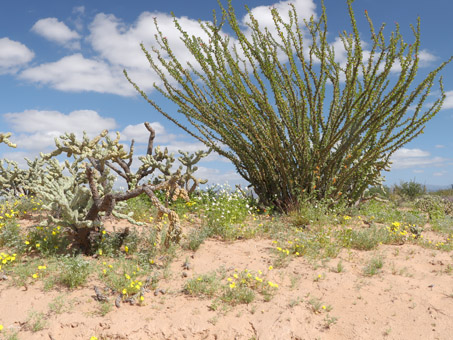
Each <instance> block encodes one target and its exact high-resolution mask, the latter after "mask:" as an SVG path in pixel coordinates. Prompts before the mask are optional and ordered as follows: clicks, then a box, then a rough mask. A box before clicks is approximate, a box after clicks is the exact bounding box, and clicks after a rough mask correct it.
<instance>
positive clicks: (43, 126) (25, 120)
mask: <svg viewBox="0 0 453 340" xmlns="http://www.w3.org/2000/svg"><path fill="white" fill-rule="evenodd" d="M3 117H4V119H5V120H6V121H7V122H8V123H9V124H10V126H11V127H12V129H13V131H14V132H15V134H14V135H13V137H14V138H13V139H14V141H15V142H16V143H17V144H18V147H20V148H24V149H28V150H39V151H43V150H44V149H46V148H48V147H51V146H53V145H54V138H55V137H59V136H61V135H62V134H64V133H65V132H73V133H75V134H76V135H77V136H78V137H79V138H80V137H81V136H82V133H83V131H86V132H87V134H88V135H89V136H90V137H92V136H95V135H97V134H98V133H100V132H101V131H102V130H104V129H114V128H115V127H116V122H115V120H114V119H113V118H104V117H101V116H100V115H99V114H98V113H97V112H96V111H92V110H78V111H73V112H71V113H69V114H63V113H61V112H58V111H38V110H26V111H23V112H14V113H6V114H4V115H3Z"/></svg>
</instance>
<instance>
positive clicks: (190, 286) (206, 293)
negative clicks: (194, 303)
mask: <svg viewBox="0 0 453 340" xmlns="http://www.w3.org/2000/svg"><path fill="white" fill-rule="evenodd" d="M220 287H221V282H220V279H219V278H218V277H217V274H216V273H215V272H213V273H209V274H204V275H196V276H195V277H194V278H192V279H189V280H187V282H186V283H185V285H184V292H185V293H186V294H188V295H191V296H201V297H207V298H211V297H214V296H215V295H216V294H217V292H218V290H219V289H220Z"/></svg>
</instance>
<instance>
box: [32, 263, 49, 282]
mask: <svg viewBox="0 0 453 340" xmlns="http://www.w3.org/2000/svg"><path fill="white" fill-rule="evenodd" d="M37 269H38V270H37V271H36V272H35V273H33V275H32V276H31V277H32V278H33V279H35V280H36V279H38V278H40V277H43V276H44V273H45V270H46V269H47V267H46V266H45V265H39V266H38V267H37Z"/></svg>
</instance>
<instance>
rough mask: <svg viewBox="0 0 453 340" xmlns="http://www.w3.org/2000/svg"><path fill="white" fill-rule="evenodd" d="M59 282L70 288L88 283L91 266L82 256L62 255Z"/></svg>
mask: <svg viewBox="0 0 453 340" xmlns="http://www.w3.org/2000/svg"><path fill="white" fill-rule="evenodd" d="M61 260H62V261H61V262H62V263H61V264H62V267H61V270H60V275H59V282H60V283H62V284H63V285H65V286H66V287H68V288H71V289H72V288H76V287H79V286H82V285H83V284H85V283H86V281H87V278H88V275H89V274H90V271H91V268H90V263H89V262H88V261H86V260H84V259H83V257H82V256H75V257H62V258H61Z"/></svg>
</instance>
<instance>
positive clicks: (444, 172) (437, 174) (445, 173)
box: [433, 170, 448, 177]
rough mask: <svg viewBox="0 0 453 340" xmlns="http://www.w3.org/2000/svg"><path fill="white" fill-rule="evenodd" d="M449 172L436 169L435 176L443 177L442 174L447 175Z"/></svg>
mask: <svg viewBox="0 0 453 340" xmlns="http://www.w3.org/2000/svg"><path fill="white" fill-rule="evenodd" d="M447 174H448V171H445V170H443V171H436V172H433V176H436V177H442V176H445V175H447Z"/></svg>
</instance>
